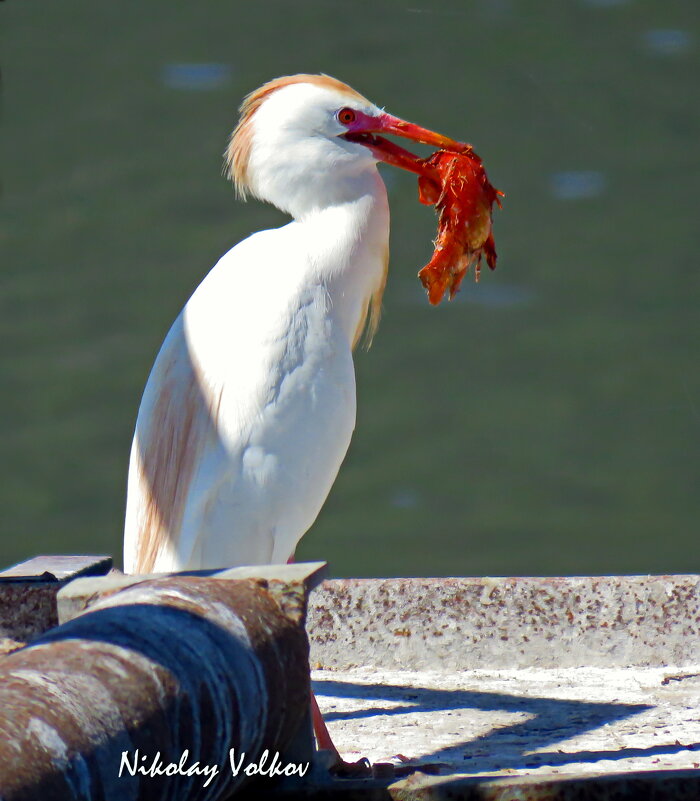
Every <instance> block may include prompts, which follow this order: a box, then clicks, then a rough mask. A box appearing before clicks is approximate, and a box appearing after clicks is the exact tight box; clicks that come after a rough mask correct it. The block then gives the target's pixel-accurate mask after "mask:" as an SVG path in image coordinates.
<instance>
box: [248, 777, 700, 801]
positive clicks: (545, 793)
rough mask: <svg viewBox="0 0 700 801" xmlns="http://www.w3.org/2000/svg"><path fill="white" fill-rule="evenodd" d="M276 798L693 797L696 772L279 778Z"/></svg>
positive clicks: (492, 800) (553, 800)
mask: <svg viewBox="0 0 700 801" xmlns="http://www.w3.org/2000/svg"><path fill="white" fill-rule="evenodd" d="M259 797H260V796H259V790H258V791H257V792H256V791H255V790H251V791H250V792H246V791H244V792H243V793H242V794H241V795H239V796H238V798H240V799H241V801H253V799H255V801H257V799H258V798H259ZM275 797H278V798H280V799H281V801H301V799H304V800H305V801H327V800H328V799H331V798H332V799H333V800H334V801H514V799H516V798H517V799H518V801H582V799H584V798H585V799H586V801H611V799H615V801H651V799H654V801H697V798H699V797H700V771H694V770H665V771H640V772H638V773H628V774H612V775H606V776H566V777H562V778H557V779H551V778H549V779H543V778H539V777H537V776H517V777H512V778H511V777H508V778H502V777H499V778H496V779H494V778H492V777H489V776H478V777H475V776H464V775H459V774H453V775H449V776H430V775H427V774H425V773H420V772H417V773H413V774H411V775H410V776H409V777H407V778H405V779H400V780H399V781H393V782H392V781H381V780H377V779H333V778H329V779H328V781H327V782H318V783H316V784H311V783H304V784H302V783H291V782H289V783H284V784H281V785H278V786H276V787H275Z"/></svg>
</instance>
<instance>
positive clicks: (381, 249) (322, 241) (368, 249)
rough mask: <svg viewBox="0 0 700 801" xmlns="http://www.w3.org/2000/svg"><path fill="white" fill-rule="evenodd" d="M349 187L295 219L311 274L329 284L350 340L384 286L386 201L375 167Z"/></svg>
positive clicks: (387, 229)
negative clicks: (370, 304) (308, 253)
mask: <svg viewBox="0 0 700 801" xmlns="http://www.w3.org/2000/svg"><path fill="white" fill-rule="evenodd" d="M349 189H350V187H349V186H347V185H346V190H349ZM352 189H353V190H354V191H352V192H350V191H346V192H345V195H344V197H343V198H342V199H336V200H335V202H332V203H330V204H328V205H326V206H323V207H319V208H315V209H312V210H309V211H307V212H306V213H304V214H301V215H299V217H298V218H297V219H296V220H295V222H294V223H293V225H294V226H298V227H299V233H300V235H301V236H302V239H303V241H304V242H306V243H308V244H307V247H308V248H309V251H310V256H311V262H312V273H313V277H314V279H315V280H319V281H320V282H322V283H324V284H325V286H326V287H327V289H328V293H329V296H330V299H331V303H332V309H333V314H334V316H335V317H336V319H337V320H338V321H339V322H340V324H341V325H342V327H343V330H344V331H345V332H346V334H347V337H348V341H349V342H351V343H352V342H354V340H355V338H356V333H357V330H358V328H359V327H360V326H361V324H362V321H363V319H364V316H365V315H366V313H367V306H368V304H369V303H370V300H371V298H372V296H373V295H374V293H375V292H381V290H382V288H383V285H384V280H385V271H386V267H387V260H388V254H389V204H388V202H387V196H386V187H385V186H384V182H383V181H382V179H381V177H380V176H379V173H378V172H377V169H376V167H375V166H372V167H371V168H370V169H368V170H366V171H365V172H364V173H363V174H362V175H361V176H357V177H356V179H355V180H354V181H353V182H352Z"/></svg>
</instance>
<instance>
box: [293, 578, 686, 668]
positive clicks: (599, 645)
mask: <svg viewBox="0 0 700 801" xmlns="http://www.w3.org/2000/svg"><path fill="white" fill-rule="evenodd" d="M308 629H309V635H310V641H311V664H312V665H316V666H318V667H324V668H330V669H334V670H346V669H350V668H353V667H356V666H360V665H372V666H375V667H382V668H396V669H404V670H440V671H458V670H478V669H482V668H484V669H492V668H503V669H506V668H532V667H539V668H566V667H576V666H581V665H586V666H590V667H621V666H632V665H635V666H640V667H644V666H654V665H658V666H661V665H669V664H672V665H683V664H687V663H695V662H700V576H696V575H688V576H594V577H573V578H437V579H431V578H406V579H336V580H332V581H325V582H324V583H323V584H322V585H321V586H320V587H319V588H318V589H316V590H314V592H313V593H312V594H311V598H310V606H309V614H308Z"/></svg>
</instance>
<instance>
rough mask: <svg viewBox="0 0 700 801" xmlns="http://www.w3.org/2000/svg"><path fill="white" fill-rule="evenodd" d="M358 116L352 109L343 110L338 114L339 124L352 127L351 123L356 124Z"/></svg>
mask: <svg viewBox="0 0 700 801" xmlns="http://www.w3.org/2000/svg"><path fill="white" fill-rule="evenodd" d="M356 116H357V115H356V114H355V112H354V111H353V110H352V109H351V108H341V109H340V111H339V112H338V122H340V123H342V124H343V125H350V123H351V122H355V118H356Z"/></svg>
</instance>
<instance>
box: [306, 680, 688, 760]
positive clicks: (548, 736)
mask: <svg viewBox="0 0 700 801" xmlns="http://www.w3.org/2000/svg"><path fill="white" fill-rule="evenodd" d="M312 684H313V687H314V691H315V692H316V694H317V695H320V696H324V695H327V696H333V697H337V698H362V699H364V700H368V699H377V700H385V701H396V702H398V704H397V706H392V707H373V708H371V709H358V710H355V711H349V712H331V713H329V714H327V715H325V716H324V717H325V719H326V720H327V721H333V720H353V719H360V718H372V717H375V716H377V717H378V716H384V715H387V716H392V715H405V714H415V713H419V712H431V713H436V712H443V713H445V714H447V715H449V712H450V710H464V709H473V710H479V711H482V712H483V711H493V712H510V713H513V712H520V713H524V714H526V715H529V716H530V717H529V718H528V719H527V720H524V721H519V722H517V723H511V724H508V723H505V724H503V725H499V726H497V727H496V728H493V729H492V730H491V731H489V732H488V733H486V734H484V735H482V736H479V737H475V738H472V739H465V740H462V741H460V742H457V743H454V744H453V745H450V746H448V747H444V748H437V749H436V750H434V751H432V752H431V753H428V754H422V755H421V756H420V758H419V759H417V760H416V762H421V763H425V762H432V763H434V762H446V763H454V762H458V763H459V764H460V769H463V770H465V771H467V772H474V773H476V772H485V771H491V770H502V769H504V768H510V769H515V770H517V769H523V768H534V767H539V766H545V765H546V766H551V767H556V766H560V765H566V764H570V763H578V762H597V761H599V760H604V759H606V760H621V759H627V758H631V757H643V756H654V755H667V754H673V753H677V752H680V751H684V750H696V749H698V750H700V744H697V743H693V744H690V745H683V744H681V743H676V744H673V745H668V744H664V745H658V746H651V747H649V748H620V749H616V750H614V751H605V750H603V751H576V752H569V751H564V750H563V749H562V750H556V751H555V750H551V751H546V752H540V753H532V752H533V751H537V750H538V749H541V748H545V747H547V746H556V744H557V743H562V742H564V741H565V740H569V739H570V738H573V737H576V736H578V735H581V734H583V733H585V732H590V731H593V730H595V729H598V728H600V727H601V726H605V725H607V724H610V723H614V722H616V721H620V720H623V719H624V718H628V717H632V716H634V715H638V714H640V713H641V712H644V711H646V710H648V709H653V706H650V705H647V704H619V703H600V702H598V703H596V702H588V701H572V700H564V699H557V698H530V697H525V696H519V695H510V694H507V693H496V692H475V691H469V690H441V689H434V688H427V687H415V686H401V685H387V684H382V685H375V686H373V685H366V684H353V683H351V682H344V681H333V680H326V679H322V680H319V681H314V682H312ZM412 761H413V760H412Z"/></svg>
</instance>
